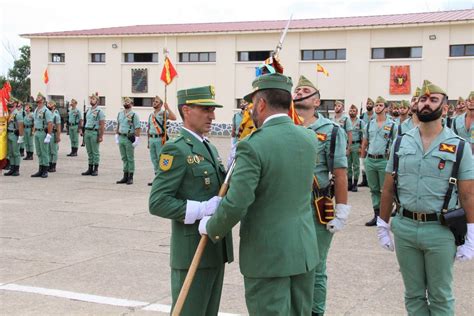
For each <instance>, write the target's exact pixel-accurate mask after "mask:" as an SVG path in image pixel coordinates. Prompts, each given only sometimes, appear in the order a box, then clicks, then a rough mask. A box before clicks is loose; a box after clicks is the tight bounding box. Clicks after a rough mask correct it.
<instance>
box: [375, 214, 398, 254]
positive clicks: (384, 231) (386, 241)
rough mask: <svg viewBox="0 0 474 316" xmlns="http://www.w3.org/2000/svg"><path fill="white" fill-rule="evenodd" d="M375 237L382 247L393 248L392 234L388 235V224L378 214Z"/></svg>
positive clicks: (389, 249)
mask: <svg viewBox="0 0 474 316" xmlns="http://www.w3.org/2000/svg"><path fill="white" fill-rule="evenodd" d="M377 237H378V239H379V244H380V246H381V247H382V248H383V249H386V250H388V251H393V250H394V246H393V240H392V235H390V225H389V224H387V223H386V222H385V221H384V220H383V219H381V218H380V217H379V216H377Z"/></svg>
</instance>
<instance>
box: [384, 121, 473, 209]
mask: <svg viewBox="0 0 474 316" xmlns="http://www.w3.org/2000/svg"><path fill="white" fill-rule="evenodd" d="M459 141H460V137H459V136H457V135H456V134H454V132H453V131H452V130H451V129H449V128H447V127H444V128H443V130H442V131H441V133H440V134H439V135H438V137H436V139H435V140H434V141H433V143H432V144H431V146H430V148H429V149H428V150H427V151H426V153H425V152H423V143H422V141H421V136H420V130H419V128H418V127H416V128H414V129H412V130H410V131H408V132H407V133H406V134H405V135H404V136H403V139H402V142H401V144H400V148H399V150H398V155H399V157H400V158H399V163H398V195H399V198H400V204H401V206H402V207H403V208H405V209H408V210H410V211H412V212H423V213H435V212H436V213H437V212H440V211H441V209H442V206H443V201H444V197H445V195H446V191H447V190H448V180H449V178H450V177H451V172H452V168H453V164H454V162H455V161H456V152H450V151H448V150H446V146H444V145H454V146H456V149H455V150H457V147H458V144H459ZM466 145H468V143H466V144H465V146H464V152H463V155H462V160H461V164H460V165H459V172H458V179H459V180H472V179H474V163H473V161H472V154H471V151H470V150H469V146H466ZM393 151H394V149H393V148H392V150H391V153H390V159H389V161H388V164H387V168H386V172H387V173H392V171H393ZM456 203H457V190H453V194H452V197H451V201H450V203H449V208H454V207H455V205H456Z"/></svg>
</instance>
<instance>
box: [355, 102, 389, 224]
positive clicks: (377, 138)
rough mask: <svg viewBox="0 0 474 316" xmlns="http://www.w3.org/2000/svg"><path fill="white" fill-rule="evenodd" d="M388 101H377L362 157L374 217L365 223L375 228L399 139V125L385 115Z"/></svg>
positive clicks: (367, 131) (365, 131) (362, 148)
mask: <svg viewBox="0 0 474 316" xmlns="http://www.w3.org/2000/svg"><path fill="white" fill-rule="evenodd" d="M385 108H386V101H385V99H384V98H382V97H378V98H377V100H376V101H375V114H376V117H375V119H373V120H371V121H369V123H367V126H366V127H365V129H364V135H363V137H364V138H363V140H362V147H361V155H362V157H364V158H366V159H365V172H366V173H367V182H368V183H369V188H370V194H371V198H372V206H373V208H374V217H373V218H372V219H371V220H370V221H368V222H367V223H365V225H366V226H375V225H376V224H377V216H378V215H379V212H380V194H381V190H382V186H383V181H384V179H385V168H386V167H387V159H388V154H389V152H390V146H391V144H392V142H393V140H394V139H395V138H396V137H397V124H396V123H395V122H394V121H392V120H391V119H389V118H388V117H387V116H386V115H385Z"/></svg>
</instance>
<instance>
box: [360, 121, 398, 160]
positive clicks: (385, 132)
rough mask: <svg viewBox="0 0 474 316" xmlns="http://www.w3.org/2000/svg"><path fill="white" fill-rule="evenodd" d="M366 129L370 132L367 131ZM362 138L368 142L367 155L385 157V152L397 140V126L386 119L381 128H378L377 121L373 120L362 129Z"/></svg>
mask: <svg viewBox="0 0 474 316" xmlns="http://www.w3.org/2000/svg"><path fill="white" fill-rule="evenodd" d="M369 125H370V126H369ZM368 128H370V130H367V129H368ZM364 138H365V139H368V141H369V148H368V149H367V153H368V154H370V155H385V154H386V150H387V149H388V150H390V146H391V144H392V142H393V141H394V140H395V139H396V138H397V124H396V123H395V122H394V121H392V120H391V119H390V118H388V117H387V118H386V119H385V122H383V124H382V126H381V127H378V124H377V120H376V119H375V118H374V119H373V120H371V121H370V124H367V126H366V127H365V128H364ZM387 144H388V147H387Z"/></svg>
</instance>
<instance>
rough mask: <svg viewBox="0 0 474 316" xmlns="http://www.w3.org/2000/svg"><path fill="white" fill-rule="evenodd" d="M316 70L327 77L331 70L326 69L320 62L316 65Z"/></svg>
mask: <svg viewBox="0 0 474 316" xmlns="http://www.w3.org/2000/svg"><path fill="white" fill-rule="evenodd" d="M316 71H317V72H322V73H323V74H324V75H325V76H326V77H329V72H328V71H327V70H326V68H324V67H323V66H321V65H320V64H317V65H316Z"/></svg>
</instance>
